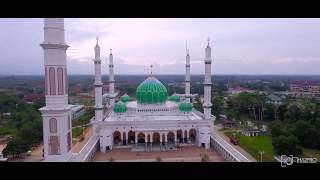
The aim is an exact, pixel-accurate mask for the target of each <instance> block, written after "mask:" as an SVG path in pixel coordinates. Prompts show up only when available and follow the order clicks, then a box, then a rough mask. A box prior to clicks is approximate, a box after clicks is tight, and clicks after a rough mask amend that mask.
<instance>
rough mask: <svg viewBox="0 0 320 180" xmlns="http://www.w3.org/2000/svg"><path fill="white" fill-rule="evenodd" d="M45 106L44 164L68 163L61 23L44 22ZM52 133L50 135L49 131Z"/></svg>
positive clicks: (69, 136) (68, 121)
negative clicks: (49, 162) (51, 162)
mask: <svg viewBox="0 0 320 180" xmlns="http://www.w3.org/2000/svg"><path fill="white" fill-rule="evenodd" d="M40 46H41V47H42V48H43V52H44V68H45V88H46V89H45V98H46V106H45V107H42V108H40V109H39V110H40V111H41V115H42V120H43V144H44V160H45V161H68V159H69V158H70V157H71V147H72V131H71V129H72V127H71V126H72V124H71V106H70V105H69V104H68V83H67V82H68V81H67V79H68V78H67V61H66V57H67V56H66V51H67V48H68V47H69V46H68V45H67V44H66V43H65V34H64V19H63V18H45V19H44V42H43V43H41V44H40ZM50 129H51V131H50Z"/></svg>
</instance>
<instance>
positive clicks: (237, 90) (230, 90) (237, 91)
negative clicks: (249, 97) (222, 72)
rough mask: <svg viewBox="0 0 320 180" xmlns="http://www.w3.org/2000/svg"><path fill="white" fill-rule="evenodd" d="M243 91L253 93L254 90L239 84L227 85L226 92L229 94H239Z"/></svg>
mask: <svg viewBox="0 0 320 180" xmlns="http://www.w3.org/2000/svg"><path fill="white" fill-rule="evenodd" d="M244 92H246V93H254V92H255V91H254V90H250V89H247V88H243V87H240V86H236V87H228V93H229V94H230V95H236V94H240V93H244Z"/></svg>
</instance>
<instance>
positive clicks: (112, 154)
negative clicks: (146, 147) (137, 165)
mask: <svg viewBox="0 0 320 180" xmlns="http://www.w3.org/2000/svg"><path fill="white" fill-rule="evenodd" d="M204 154H206V155H208V156H209V161H210V162H224V159H223V158H222V156H221V155H219V154H218V153H217V152H216V151H215V150H213V149H204V148H200V147H197V146H187V147H182V148H181V149H180V150H169V151H151V152H146V151H142V152H137V151H132V150H131V149H130V148H123V149H113V150H112V151H109V152H107V153H102V152H97V153H96V154H95V156H94V158H93V161H107V162H108V161H110V159H113V161H115V162H156V161H157V158H159V157H160V158H161V161H163V162H201V155H204Z"/></svg>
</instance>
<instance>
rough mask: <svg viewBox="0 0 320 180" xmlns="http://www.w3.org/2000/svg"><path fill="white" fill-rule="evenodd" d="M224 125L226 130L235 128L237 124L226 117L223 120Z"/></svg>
mask: <svg viewBox="0 0 320 180" xmlns="http://www.w3.org/2000/svg"><path fill="white" fill-rule="evenodd" d="M222 125H223V127H224V128H233V127H235V126H236V122H235V121H234V120H232V119H229V118H227V117H224V118H223V120H222Z"/></svg>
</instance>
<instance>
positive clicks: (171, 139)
mask: <svg viewBox="0 0 320 180" xmlns="http://www.w3.org/2000/svg"><path fill="white" fill-rule="evenodd" d="M167 138H168V143H174V133H173V132H171V131H170V132H168V135H167Z"/></svg>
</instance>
